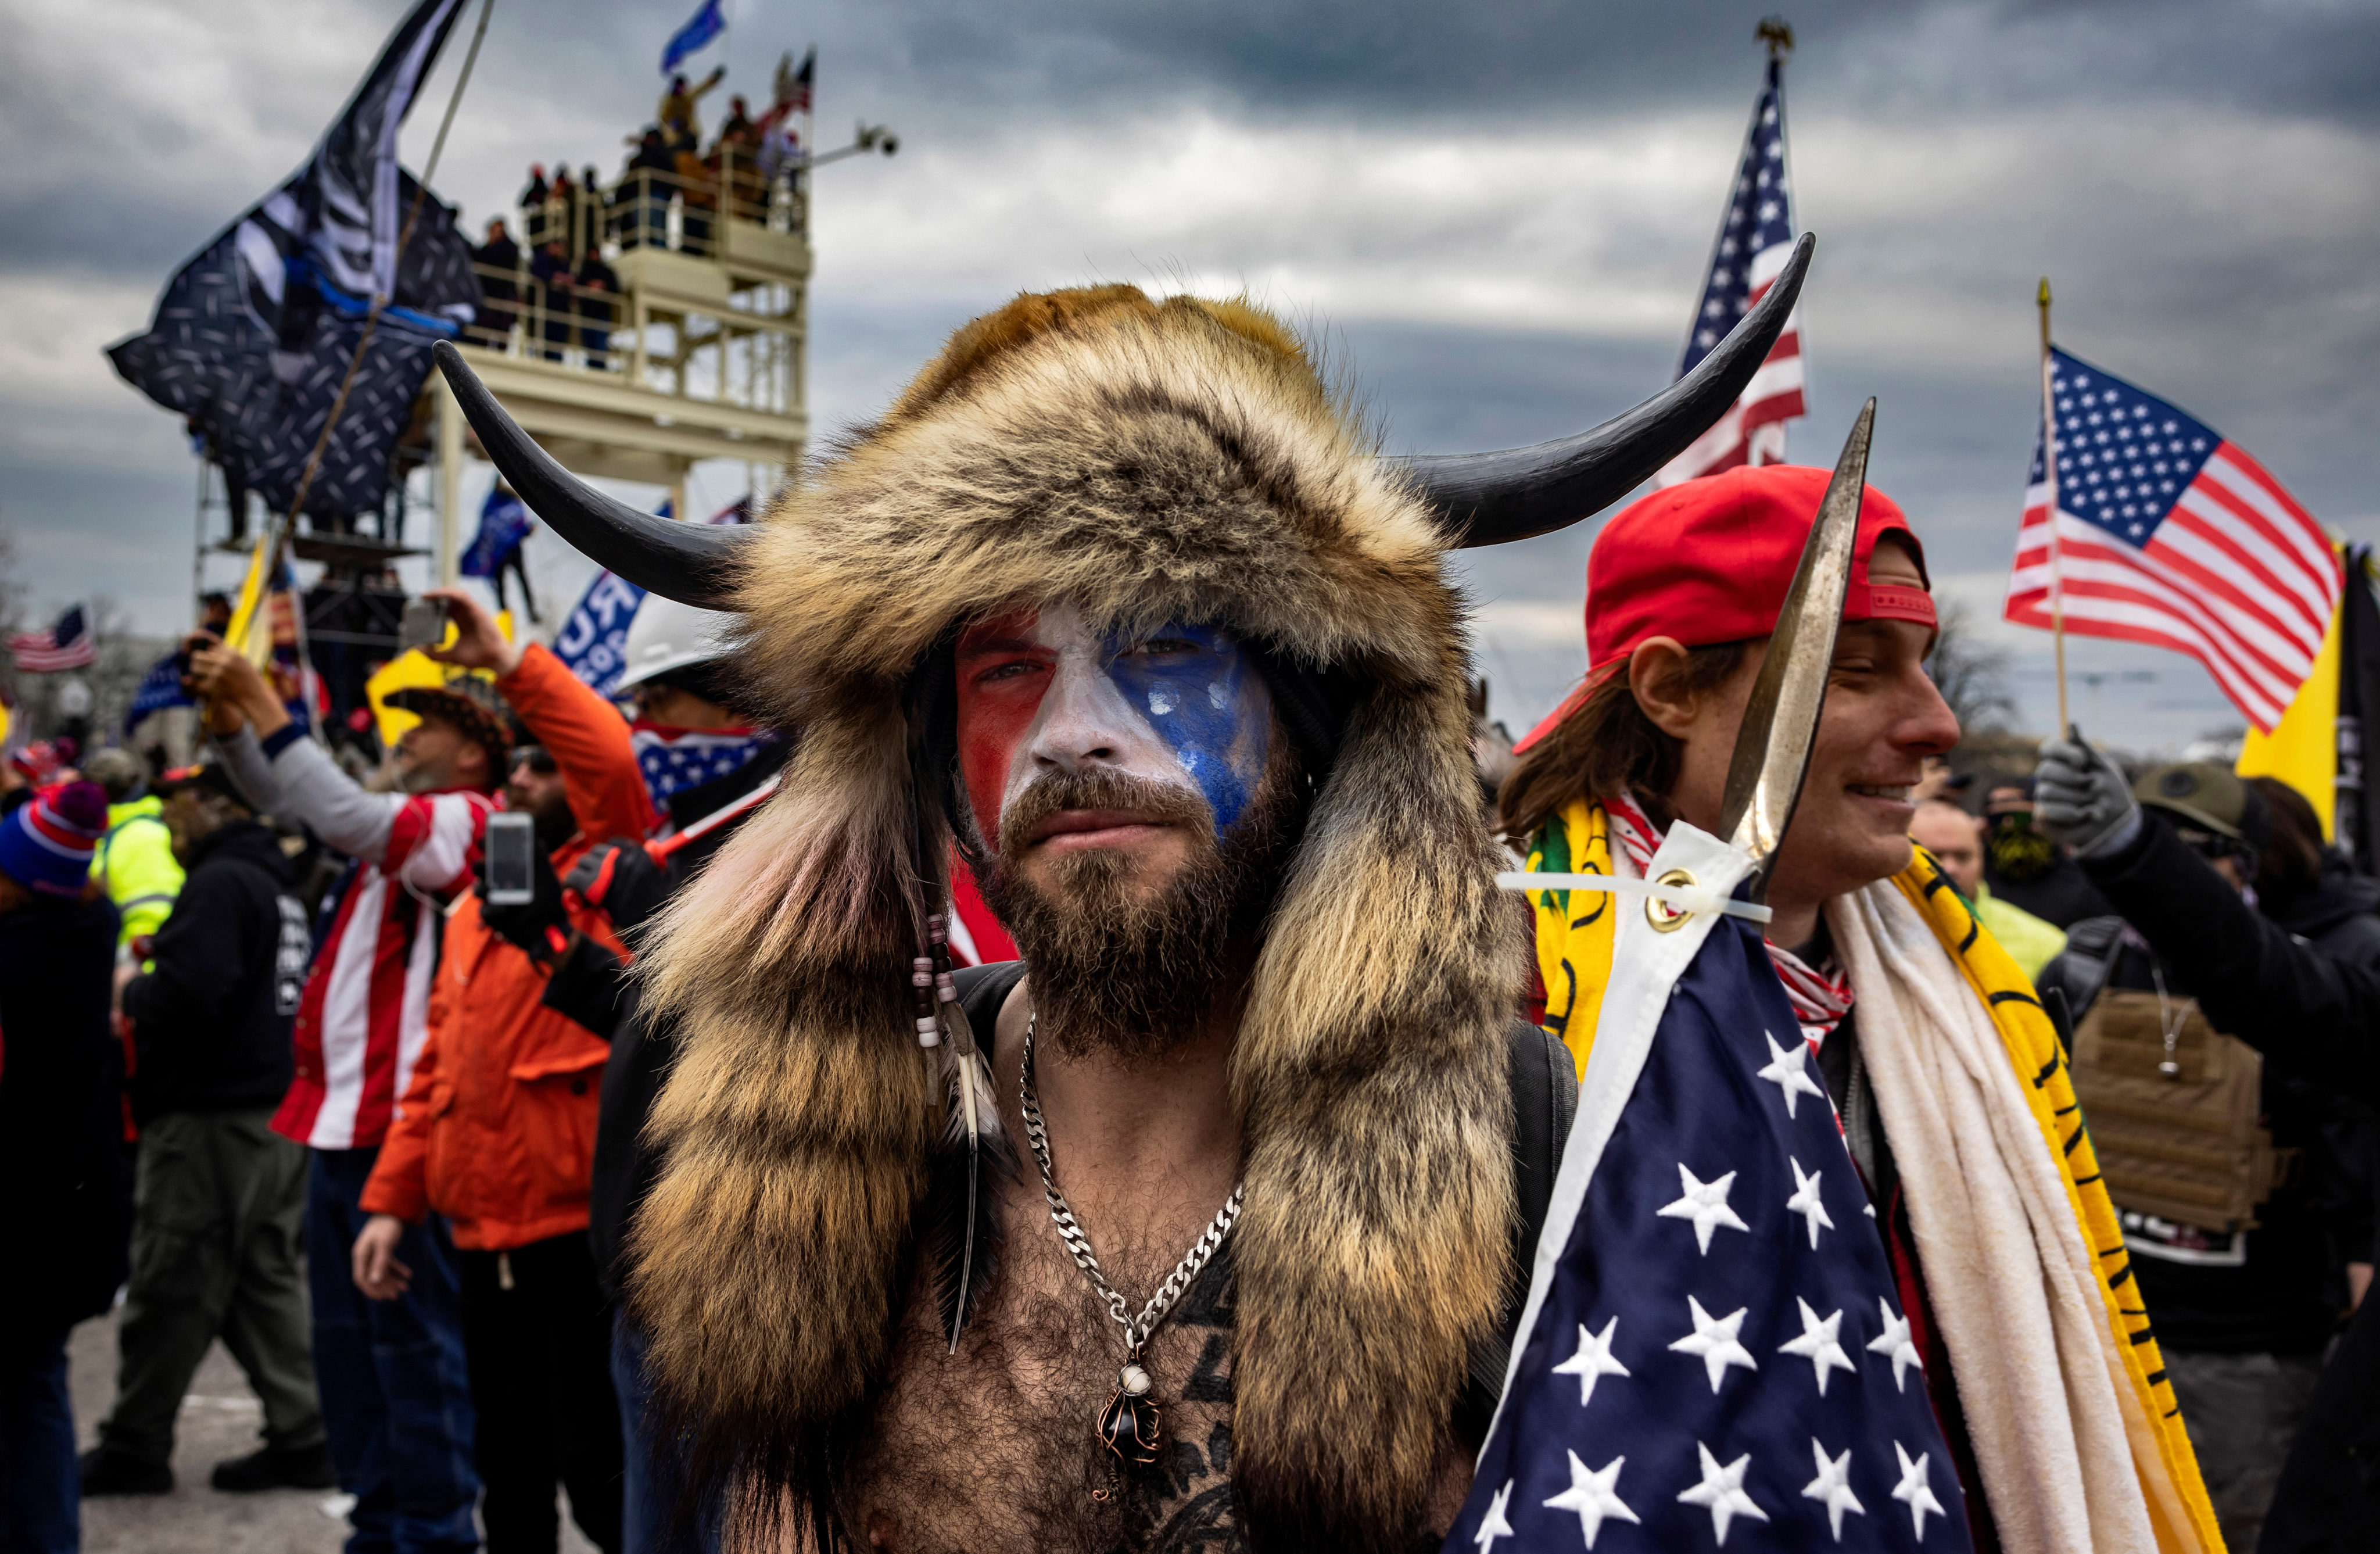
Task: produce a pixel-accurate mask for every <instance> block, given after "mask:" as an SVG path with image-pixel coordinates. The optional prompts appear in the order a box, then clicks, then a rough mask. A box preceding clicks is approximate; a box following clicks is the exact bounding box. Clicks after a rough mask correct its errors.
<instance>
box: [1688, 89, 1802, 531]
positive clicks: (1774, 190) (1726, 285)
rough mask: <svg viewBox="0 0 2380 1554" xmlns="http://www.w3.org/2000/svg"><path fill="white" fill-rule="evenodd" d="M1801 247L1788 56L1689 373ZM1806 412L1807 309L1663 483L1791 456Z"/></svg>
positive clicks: (1742, 170)
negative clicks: (1790, 445)
mask: <svg viewBox="0 0 2380 1554" xmlns="http://www.w3.org/2000/svg"><path fill="white" fill-rule="evenodd" d="M1792 252H1793V212H1792V202H1791V199H1790V198H1789V196H1788V194H1787V189H1786V177H1785V82H1784V64H1783V61H1781V60H1778V59H1771V60H1770V61H1769V62H1768V80H1767V87H1766V88H1765V89H1764V90H1763V91H1762V92H1761V94H1760V101H1759V102H1758V103H1756V104H1755V105H1754V108H1753V110H1752V128H1751V130H1750V132H1749V133H1748V134H1747V135H1746V136H1745V137H1744V142H1743V164H1741V165H1740V166H1739V167H1738V169H1737V171H1736V178H1735V187H1734V188H1733V189H1731V190H1730V192H1729V195H1728V204H1727V219H1726V220H1725V222H1723V223H1722V224H1721V225H1720V226H1719V233H1718V243H1717V244H1716V245H1715V246H1714V247H1713V249H1712V250H1711V267H1710V278H1709V279H1708V280H1707V281H1706V282H1705V283H1704V285H1703V296H1702V302H1701V305H1700V306H1699V307H1698V308H1697V309H1696V310H1695V312H1694V328H1693V329H1692V330H1691V331H1690V332H1689V333H1688V334H1687V335H1686V352H1685V356H1684V357H1683V358H1682V359H1681V360H1680V361H1679V363H1678V376H1680V377H1684V376H1685V375H1686V374H1687V373H1689V372H1691V371H1693V370H1694V368H1695V367H1696V366H1698V365H1700V363H1701V361H1702V359H1703V358H1705V357H1706V356H1708V355H1709V354H1710V352H1711V350H1712V348H1713V347H1714V346H1717V345H1718V343H1719V342H1720V341H1721V340H1724V339H1726V338H1727V334H1728V331H1729V330H1731V329H1733V328H1734V327H1735V326H1736V324H1737V323H1738V322H1741V321H1742V319H1743V315H1744V314H1745V313H1747V312H1749V311H1750V310H1752V308H1753V305H1754V304H1755V303H1757V302H1758V301H1759V300H1760V299H1761V297H1764V296H1766V295H1767V291H1768V287H1769V285H1770V284H1771V283H1773V282H1774V281H1775V280H1776V279H1777V276H1778V274H1779V272H1781V271H1782V270H1783V269H1784V268H1785V261H1786V260H1787V259H1789V258H1791V255H1792ZM1805 413H1806V407H1804V405H1803V400H1802V310H1800V309H1799V308H1798V307H1797V308H1795V309H1794V310H1793V314H1792V316H1791V318H1789V319H1787V320H1786V321H1785V333H1784V334H1780V335H1779V336H1778V337H1777V343H1776V344H1775V345H1774V346H1770V347H1769V348H1768V359H1767V360H1766V361H1764V362H1762V363H1761V364H1760V370H1758V371H1757V372H1755V373H1754V374H1753V375H1752V381H1751V382H1748V383H1746V384H1745V385H1744V387H1743V393H1742V394H1741V395H1737V396H1736V401H1735V403H1734V404H1733V405H1731V406H1730V407H1728V411H1727V414H1725V415H1723V416H1721V417H1720V418H1719V419H1718V421H1717V422H1716V423H1714V424H1713V425H1712V427H1711V428H1710V430H1709V431H1706V432H1704V433H1703V434H1702V435H1701V436H1700V437H1697V438H1696V439H1694V443H1692V444H1691V445H1689V446H1688V447H1687V449H1686V451H1685V452H1683V453H1682V454H1680V455H1678V456H1677V457H1675V458H1673V459H1671V460H1670V462H1669V463H1668V464H1667V465H1665V466H1663V467H1662V469H1661V472H1660V473H1659V474H1658V475H1656V476H1655V477H1654V478H1653V480H1654V483H1655V484H1656V485H1662V486H1674V485H1676V484H1678V483H1679V482H1680V481H1682V480H1694V478H1696V477H1697V476H1702V475H1716V474H1718V472H1719V471H1721V470H1723V469H1732V468H1734V467H1736V466H1738V465H1741V464H1782V463H1783V462H1784V461H1785V423H1786V422H1787V421H1788V420H1791V419H1794V418H1796V417H1799V416H1801V415H1803V414H1805Z"/></svg>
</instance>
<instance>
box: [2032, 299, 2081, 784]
mask: <svg viewBox="0 0 2380 1554" xmlns="http://www.w3.org/2000/svg"><path fill="white" fill-rule="evenodd" d="M2037 301H2038V302H2039V304H2040V307H2041V469H2042V474H2043V476H2044V477H2045V478H2046V480H2047V482H2048V485H2049V636H2050V640H2051V642H2052V643H2053V644H2054V645H2055V647H2056V651H2057V655H2058V734H2059V735H2060V736H2061V737H2062V736H2063V735H2065V734H2066V733H2067V731H2068V730H2070V729H2071V728H2072V727H2073V726H2074V724H2073V722H2072V721H2071V720H2070V718H2069V717H2068V716H2067V713H2066V575H2065V574H2066V569H2065V567H2064V566H2062V565H2059V555H2058V402H2057V400H2056V399H2055V398H2054V397H2053V392H2052V389H2051V384H2050V378H2051V373H2050V357H2049V277H2048V276H2046V275H2044V276H2043V277H2041V293H2040V296H2039V297H2038V298H2037Z"/></svg>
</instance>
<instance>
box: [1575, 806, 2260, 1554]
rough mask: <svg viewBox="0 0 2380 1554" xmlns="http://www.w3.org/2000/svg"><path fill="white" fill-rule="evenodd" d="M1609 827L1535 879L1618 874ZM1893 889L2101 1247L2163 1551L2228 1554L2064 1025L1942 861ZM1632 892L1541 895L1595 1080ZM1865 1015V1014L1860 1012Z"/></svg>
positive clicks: (1586, 811)
mask: <svg viewBox="0 0 2380 1554" xmlns="http://www.w3.org/2000/svg"><path fill="white" fill-rule="evenodd" d="M1612 853H1613V848H1612V841H1611V833H1610V827H1609V821H1608V819H1607V818H1606V816H1605V814H1604V811H1603V808H1602V807H1601V806H1600V805H1597V804H1593V803H1590V802H1588V801H1587V800H1585V799H1578V800H1573V802H1572V803H1571V804H1570V805H1568V806H1567V807H1564V808H1563V809H1562V810H1561V812H1560V814H1558V815H1556V816H1555V817H1554V818H1553V819H1549V820H1548V821H1547V822H1546V824H1545V826H1544V828H1543V829H1542V830H1540V831H1539V832H1537V834H1536V837H1534V838H1533V839H1532V841H1531V845H1530V850H1529V859H1528V868H1529V871H1530V872H1532V873H1545V874H1560V873H1579V874H1606V873H1611V872H1614V870H1615V864H1614V859H1613V856H1612ZM1892 883H1893V885H1894V886H1895V888H1897V889H1898V890H1899V891H1900V893H1901V894H1902V895H1903V896H1905V897H1906V898H1907V899H1908V901H1909V903H1910V904H1911V905H1912V906H1913V907H1914V908H1915V909H1916V911H1917V914H1918V916H1919V917H1921V918H1922V919H1923V920H1924V922H1925V925H1926V927H1927V928H1928V929H1930V930H1931V931H1932V932H1933V934H1934V937H1935V938H1936V939H1937V941H1940V943H1941V945H1942V947H1943V949H1944V950H1945V951H1947V952H1948V953H1949V958H1950V961H1951V962H1952V964H1953V965H1956V966H1957V967H1958V968H1959V973H1960V975H1961V977H1963V979H1964V980H1965V982H1966V985H1967V986H1968V988H1969V989H1972V990H1973V993H1974V996H1975V999H1976V1001H1977V1002H1978V1003H1979V1004H1980V1005H1981V1006H1982V1007H1983V1009H1984V1010H1985V1013H1986V1014H1988V1016H1989V1019H1990V1023H1991V1025H1992V1027H1993V1028H1994V1029H1995V1030H1996V1031H1997V1032H1998V1037H1999V1040H2000V1042H2001V1044H2002V1046H2003V1047H2004V1048H2005V1050H2006V1052H2007V1057H2008V1062H2009V1065H2010V1069H2011V1071H2012V1072H2013V1073H2014V1074H2016V1076H2017V1078H2018V1079H2019V1080H2020V1081H2021V1084H2020V1085H2019V1087H2018V1088H2019V1089H2020V1090H2022V1093H2023V1094H2024V1097H2025V1100H2026V1105H2027V1107H2028V1109H2029V1110H2030V1111H2031V1113H2032V1116H2033V1120H2034V1124H2035V1126H2036V1127H2037V1128H2038V1129H2039V1131H2040V1135H2041V1139H2042V1147H2043V1149H2044V1151H2045V1152H2046V1154H2048V1155H2049V1156H2050V1157H2051V1158H2052V1159H2054V1160H2055V1161H2056V1162H2057V1165H2058V1176H2059V1178H2060V1179H2061V1181H2062V1183H2063V1184H2064V1187H2065V1190H2066V1197H2067V1202H2068V1207H2069V1208H2070V1210H2071V1212H2072V1214H2073V1216H2074V1222H2075V1224H2076V1225H2077V1226H2078V1227H2079V1228H2080V1231H2081V1234H2082V1237H2083V1241H2084V1243H2085V1244H2087V1245H2088V1246H2089V1248H2090V1249H2091V1250H2092V1251H2093V1252H2094V1253H2095V1254H2096V1255H2097V1257H2098V1259H2099V1269H2100V1279H2099V1294H2100V1297H2101V1302H2102V1304H2103V1305H2104V1308H2105V1317H2106V1320H2107V1327H2108V1330H2109V1331H2110V1332H2111V1333H2112V1334H2113V1336H2114V1338H2115V1341H2116V1342H2115V1343H2114V1344H2113V1345H2112V1347H2113V1349H2114V1351H2115V1352H2116V1353H2117V1354H2120V1355H2121V1356H2122V1359H2121V1365H2122V1373H2123V1380H2124V1382H2125V1383H2127V1384H2128V1385H2129V1387H2130V1390H2131V1394H2132V1396H2133V1398H2134V1399H2135V1400H2136V1401H2137V1402H2138V1403H2139V1405H2140V1414H2139V1415H2138V1417H2141V1418H2143V1419H2144V1421H2145V1424H2146V1428H2147V1430H2148V1433H2149V1435H2150V1436H2151V1438H2152V1439H2150V1440H2147V1441H2139V1440H2136V1442H2135V1446H2134V1450H2133V1453H2132V1455H2133V1460H2134V1463H2135V1467H2136V1469H2137V1471H2138V1472H2139V1473H2140V1474H2141V1475H2142V1478H2143V1498H2144V1499H2145V1500H2146V1501H2147V1503H2148V1508H2149V1514H2150V1523H2151V1526H2152V1529H2153V1530H2154V1532H2155V1538H2156V1545H2157V1548H2159V1549H2160V1550H2161V1551H2163V1554H2216V1551H2219V1550H2221V1549H2222V1548H2223V1540H2222V1535H2221V1534H2220V1533H2219V1532H2218V1531H2217V1530H2216V1522H2215V1513H2214V1510H2213V1508H2212V1506H2210V1505H2209V1503H2208V1501H2207V1498H2206V1489H2205V1486H2204V1483H2203V1482H2202V1481H2201V1479H2200V1477H2199V1472H2198V1462H2197V1458H2196V1456H2195V1454H2194V1453H2193V1452H2192V1450H2191V1446H2190V1439H2189V1437H2188V1436H2187V1435H2186V1434H2185V1433H2184V1432H2183V1429H2182V1422H2181V1411H2180V1406H2179V1405H2178V1404H2177V1403H2176V1402H2175V1400H2174V1395H2173V1389H2172V1386H2171V1384H2170V1383H2169V1382H2168V1380H2167V1378H2166V1372H2165V1366H2164V1362H2163V1361H2162V1359H2161V1358H2160V1357H2159V1354H2158V1351H2157V1345H2156V1340H2155V1336H2154V1335H2153V1332H2152V1329H2151V1328H2150V1323H2149V1316H2148V1313H2147V1312H2146V1311H2145V1310H2143V1307H2142V1305H2141V1300H2140V1292H2139V1286H2138V1285H2137V1284H2136V1283H2134V1282H2133V1280H2132V1273H2131V1259H2130V1257H2128V1255H2127V1254H2126V1251H2125V1248H2124V1241H2123V1234H2122V1232H2121V1231H2120V1230H2119V1227H2118V1224H2117V1220H2116V1209H2115V1206H2114V1205H2113V1204H2112V1203H2111V1202H2109V1201H2108V1198H2107V1187H2106V1185H2105V1184H2104V1183H2103V1182H2102V1181H2101V1179H2100V1174H2099V1166H2098V1160H2097V1157H2096V1156H2095V1153H2094V1151H2093V1149H2092V1147H2091V1137H2090V1134H2089V1131H2088V1130H2087V1129H2086V1128H2085V1127H2084V1126H2083V1114H2082V1110H2081V1106H2080V1103H2079V1102H2078V1101H2077V1100H2076V1099H2075V1096H2074V1087H2073V1085H2072V1082H2071V1081H2070V1078H2069V1077H2068V1074H2067V1069H2066V1063H2065V1059H2064V1054H2063V1052H2062V1050H2061V1049H2060V1048H2059V1045H2058V1035H2057V1031H2056V1029H2055V1028H2054V1027H2053V1026H2051V1025H2050V1023H2049V1017H2048V1015H2047V1014H2045V1013H2044V1012H2043V1010H2042V1008H2041V1004H2040V1002H2039V1001H2038V1000H2037V999H2036V998H2035V997H2034V990H2033V985H2032V983H2031V982H2030V981H2028V980H2027V979H2026V977H2025V976H2024V973H2023V972H2022V971H2021V970H2020V969H2019V968H2018V967H2017V965H2016V963H2015V962H2014V961H2012V960H2010V958H2009V956H2008V953H2007V952H2005V951H2003V950H2002V949H2001V948H2000V947H1999V945H1998V944H1997V943H1996V942H1994V941H1993V940H1992V937H1991V935H1990V934H1989V933H1988V932H1986V931H1985V929H1984V928H1983V926H1982V925H1981V924H1980V923H1978V922H1977V921H1976V920H1975V917H1974V914H1973V912H1972V911H1970V910H1969V909H1968V907H1967V904H1966V903H1964V902H1963V901H1961V900H1960V898H1959V894H1958V892H1956V891H1954V890H1952V889H1950V888H1949V881H1948V880H1945V879H1944V878H1943V876H1942V873H1941V870H1940V868H1938V867H1937V865H1936V864H1935V862H1934V860H1933V859H1932V858H1931V857H1930V856H1927V855H1926V854H1925V853H1924V852H1922V851H1920V852H1918V853H1917V854H1916V856H1914V858H1913V860H1912V861H1911V864H1910V866H1909V868H1906V869H1904V870H1902V871H1901V872H1900V874H1898V875H1896V876H1894V878H1893V880H1892ZM1624 899H1625V898H1622V897H1619V896H1614V895H1610V894H1608V893H1605V892H1585V891H1576V892H1573V891H1556V890H1547V891H1535V892H1530V895H1529V902H1530V905H1531V907H1532V910H1533V914H1534V917H1535V918H1536V950H1537V967H1538V973H1539V975H1540V976H1541V977H1543V978H1544V982H1545V990H1546V1009H1545V1014H1544V1016H1543V1024H1544V1026H1545V1028H1546V1029H1547V1030H1548V1031H1549V1032H1551V1033H1552V1034H1553V1035H1554V1036H1556V1037H1558V1038H1560V1039H1561V1040H1562V1042H1563V1043H1564V1044H1565V1045H1567V1046H1568V1047H1569V1048H1570V1050H1571V1053H1572V1055H1573V1058H1574V1059H1575V1060H1576V1062H1577V1063H1578V1067H1579V1071H1580V1073H1581V1074H1585V1068H1586V1059H1587V1054H1588V1051H1589V1050H1591V1049H1592V1047H1593V1045H1594V1041H1595V1029H1596V1022H1597V1018H1598V1017H1599V1015H1600V1014H1601V1012H1602V1004H1603V993H1604V989H1605V988H1606V986H1607V985H1608V984H1609V980H1610V976H1611V959H1612V953H1613V947H1614V943H1615V941H1616V937H1617V929H1618V923H1619V918H1620V910H1619V907H1620V904H1621V901H1622V900H1624ZM1853 1018H1854V1019H1856V1018H1857V1014H1856V1006H1854V1014H1853Z"/></svg>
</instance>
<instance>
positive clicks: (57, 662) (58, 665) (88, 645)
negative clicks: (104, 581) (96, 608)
mask: <svg viewBox="0 0 2380 1554" xmlns="http://www.w3.org/2000/svg"><path fill="white" fill-rule="evenodd" d="M8 651H9V652H10V653H11V654H13V655H15V657H16V660H17V667H18V668H19V669H21V670H23V671H25V672H26V673H27V674H55V673H56V672H57V671H59V670H61V669H80V668H82V667H84V666H85V665H87V664H90V663H91V662H95V661H96V660H97V659H98V657H99V645H98V643H96V642H95V641H93V640H92V639H91V617H90V616H89V615H88V614H86V613H84V611H83V607H82V606H81V605H79V604H74V605H69V606H67V613H65V614H63V615H60V616H59V617H58V622H57V625H54V626H52V627H50V629H49V630H47V631H19V632H17V633H15V634H14V635H12V636H11V637H9V638H8Z"/></svg>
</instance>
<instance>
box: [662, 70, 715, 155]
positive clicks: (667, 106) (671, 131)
mask: <svg viewBox="0 0 2380 1554" xmlns="http://www.w3.org/2000/svg"><path fill="white" fill-rule="evenodd" d="M725 79H727V67H726V66H724V65H722V66H718V67H714V68H713V69H712V70H711V72H710V74H709V75H708V76H705V77H703V78H702V84H701V85H700V86H696V87H689V86H687V85H686V78H685V77H684V76H683V75H677V76H672V77H671V78H670V84H669V90H668V91H664V92H662V105H661V111H660V113H659V114H658V115H655V116H656V117H657V118H658V119H659V121H660V123H661V127H662V136H663V137H664V138H665V139H667V140H669V141H670V143H671V144H672V145H674V146H683V147H685V148H686V149H687V150H689V151H691V150H692V149H694V147H696V146H697V145H698V144H700V143H701V140H702V121H701V120H700V119H699V118H698V117H696V115H695V107H696V104H697V103H700V102H701V101H702V97H703V93H705V92H707V91H710V89H711V88H713V87H715V86H717V85H718V84H719V83H720V82H721V81H723V80H725Z"/></svg>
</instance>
